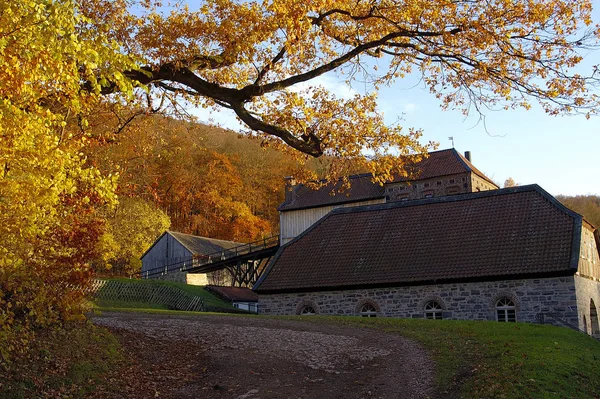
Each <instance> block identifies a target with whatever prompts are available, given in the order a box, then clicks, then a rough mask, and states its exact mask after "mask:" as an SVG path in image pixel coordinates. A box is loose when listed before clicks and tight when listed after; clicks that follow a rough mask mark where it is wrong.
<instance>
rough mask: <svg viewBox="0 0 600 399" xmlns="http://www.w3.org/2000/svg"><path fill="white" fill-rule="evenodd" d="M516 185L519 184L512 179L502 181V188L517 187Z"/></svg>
mask: <svg viewBox="0 0 600 399" xmlns="http://www.w3.org/2000/svg"><path fill="white" fill-rule="evenodd" d="M518 185H519V183H517V182H516V181H515V179H513V178H512V177H509V178H507V179H506V180H504V188H508V187H517V186H518Z"/></svg>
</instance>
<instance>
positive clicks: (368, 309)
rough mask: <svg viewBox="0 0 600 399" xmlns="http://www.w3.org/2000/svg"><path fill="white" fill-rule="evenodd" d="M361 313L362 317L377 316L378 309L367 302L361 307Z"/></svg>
mask: <svg viewBox="0 0 600 399" xmlns="http://www.w3.org/2000/svg"><path fill="white" fill-rule="evenodd" d="M360 315H361V316H362V317H377V309H376V308H375V306H374V305H373V304H372V303H370V302H367V303H365V304H363V305H362V306H361V307H360Z"/></svg>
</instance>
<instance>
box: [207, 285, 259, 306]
mask: <svg viewBox="0 0 600 399" xmlns="http://www.w3.org/2000/svg"><path fill="white" fill-rule="evenodd" d="M206 289H207V290H208V291H210V292H212V293H214V294H215V295H217V296H219V297H221V298H223V299H225V300H227V301H236V302H258V295H257V294H256V293H255V292H254V291H252V290H251V289H249V288H243V287H218V286H214V285H209V286H207V287H206Z"/></svg>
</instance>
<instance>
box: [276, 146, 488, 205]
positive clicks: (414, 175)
mask: <svg viewBox="0 0 600 399" xmlns="http://www.w3.org/2000/svg"><path fill="white" fill-rule="evenodd" d="M407 163H409V162H407ZM407 170H408V171H409V173H410V176H411V177H405V176H401V177H397V178H396V179H395V180H394V181H409V180H413V181H414V180H420V179H430V178H434V177H438V176H447V175H453V174H457V173H464V172H473V173H475V174H476V175H478V176H480V177H481V178H483V179H485V180H486V181H488V182H489V183H491V184H493V185H494V186H495V187H497V186H496V183H494V182H493V181H492V180H491V179H490V178H488V177H487V176H485V175H484V174H483V173H481V172H480V171H479V169H477V168H476V167H475V166H473V164H471V162H469V161H468V160H467V159H466V158H465V157H463V156H462V155H461V154H460V153H459V152H458V151H456V150H455V149H453V148H452V149H448V150H441V151H434V152H430V153H429V157H428V158H427V159H424V160H423V161H421V162H418V163H414V164H412V165H409V166H407ZM350 179H351V187H350V189H348V190H346V191H344V192H342V193H338V192H337V191H338V189H339V188H340V186H341V185H342V182H337V183H330V184H327V185H325V186H323V187H321V188H319V189H318V190H311V189H310V188H308V187H306V186H304V185H302V184H299V185H297V186H295V187H294V188H293V192H292V193H291V200H290V201H289V202H288V201H286V202H284V203H282V204H281V205H280V206H279V208H277V209H278V210H280V211H288V210H293V209H304V208H313V207H318V206H326V205H335V204H342V203H345V202H358V201H367V200H372V199H377V198H383V197H385V191H384V187H382V186H380V185H379V184H376V183H373V182H372V181H371V175H370V174H363V175H356V176H350ZM334 193H335V195H333V194H334Z"/></svg>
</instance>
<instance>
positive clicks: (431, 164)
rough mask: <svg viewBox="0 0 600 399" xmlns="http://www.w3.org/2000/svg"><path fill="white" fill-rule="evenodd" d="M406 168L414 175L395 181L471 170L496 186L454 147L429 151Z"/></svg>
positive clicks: (427, 177) (429, 177) (428, 177)
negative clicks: (424, 157) (421, 158)
mask: <svg viewBox="0 0 600 399" xmlns="http://www.w3.org/2000/svg"><path fill="white" fill-rule="evenodd" d="M408 170H409V171H410V172H412V173H414V174H415V177H404V176H402V177H399V178H397V179H396V180H395V181H409V180H419V179H431V178H434V177H438V176H446V175H453V174H457V173H464V172H473V173H475V174H476V175H477V176H479V177H481V178H482V179H485V180H486V181H488V182H489V183H491V184H493V185H494V186H495V187H498V186H497V185H496V183H494V181H493V180H492V179H490V178H489V177H487V176H486V175H484V174H483V173H482V172H481V171H480V170H479V169H477V168H476V167H475V166H474V165H473V164H472V163H471V162H470V161H468V160H467V158H465V157H464V156H463V155H462V154H461V153H460V152H458V151H456V150H455V149H454V148H450V149H448V150H441V151H434V152H430V153H429V157H427V158H426V159H424V160H422V161H421V162H418V163H415V164H414V165H412V166H409V167H408Z"/></svg>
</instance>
